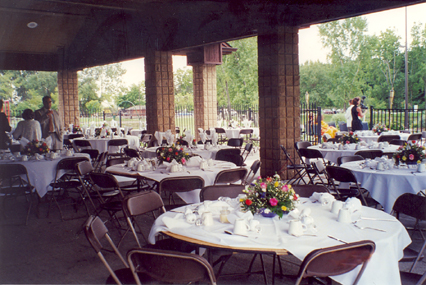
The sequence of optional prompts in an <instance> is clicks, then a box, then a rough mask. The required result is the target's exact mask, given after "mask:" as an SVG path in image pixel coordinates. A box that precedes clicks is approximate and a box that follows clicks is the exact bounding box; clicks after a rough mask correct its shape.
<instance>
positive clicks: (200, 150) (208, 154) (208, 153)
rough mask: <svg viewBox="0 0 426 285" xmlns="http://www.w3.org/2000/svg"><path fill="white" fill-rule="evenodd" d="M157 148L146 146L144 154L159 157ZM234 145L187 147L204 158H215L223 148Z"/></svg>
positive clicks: (191, 152) (147, 156)
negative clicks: (206, 147) (208, 147)
mask: <svg viewBox="0 0 426 285" xmlns="http://www.w3.org/2000/svg"><path fill="white" fill-rule="evenodd" d="M157 148H158V146H155V147H149V148H146V149H145V150H144V151H143V153H142V156H143V157H144V158H155V157H157V152H156V151H157ZM232 148H234V147H231V146H226V145H218V146H217V147H213V146H212V147H211V148H210V149H208V150H207V149H204V145H202V144H197V147H196V148H191V149H187V152H188V153H189V154H196V155H199V156H201V157H202V158H204V159H210V158H211V159H215V157H216V153H217V152H218V151H219V150H221V149H232Z"/></svg>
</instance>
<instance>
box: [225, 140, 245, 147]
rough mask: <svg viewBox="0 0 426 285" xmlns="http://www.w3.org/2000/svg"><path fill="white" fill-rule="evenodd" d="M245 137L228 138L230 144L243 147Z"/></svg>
mask: <svg viewBox="0 0 426 285" xmlns="http://www.w3.org/2000/svg"><path fill="white" fill-rule="evenodd" d="M243 142H244V139H243V138H231V139H229V140H228V146H234V147H242V146H243Z"/></svg>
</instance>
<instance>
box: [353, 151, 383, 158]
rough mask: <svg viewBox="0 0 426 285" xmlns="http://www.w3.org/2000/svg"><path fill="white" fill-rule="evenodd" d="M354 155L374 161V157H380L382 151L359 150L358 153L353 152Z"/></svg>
mask: <svg viewBox="0 0 426 285" xmlns="http://www.w3.org/2000/svg"><path fill="white" fill-rule="evenodd" d="M355 155H360V156H362V157H363V158H364V159H365V158H371V159H375V158H376V157H382V155H383V151H382V150H380V149H371V150H359V151H357V152H355Z"/></svg>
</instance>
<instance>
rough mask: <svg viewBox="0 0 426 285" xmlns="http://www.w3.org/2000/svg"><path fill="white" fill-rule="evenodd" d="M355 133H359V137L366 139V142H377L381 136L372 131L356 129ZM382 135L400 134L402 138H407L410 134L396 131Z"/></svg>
mask: <svg viewBox="0 0 426 285" xmlns="http://www.w3.org/2000/svg"><path fill="white" fill-rule="evenodd" d="M355 134H357V135H358V137H359V139H360V140H362V141H365V142H366V143H370V142H377V139H378V138H379V137H380V136H379V135H376V134H374V133H373V132H372V131H356V132H355ZM382 135H384V136H386V135H399V137H400V138H401V140H405V141H406V140H407V139H408V137H409V136H410V134H407V133H400V132H398V131H394V132H384V133H382Z"/></svg>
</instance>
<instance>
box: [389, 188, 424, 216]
mask: <svg viewBox="0 0 426 285" xmlns="http://www.w3.org/2000/svg"><path fill="white" fill-rule="evenodd" d="M392 210H393V211H394V212H395V213H396V214H397V216H398V217H399V214H400V213H402V214H405V215H408V216H410V217H414V218H416V219H419V220H426V197H425V196H421V195H416V194H412V193H404V194H402V195H401V196H399V197H398V198H397V199H396V201H395V203H394V204H393V208H392Z"/></svg>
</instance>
